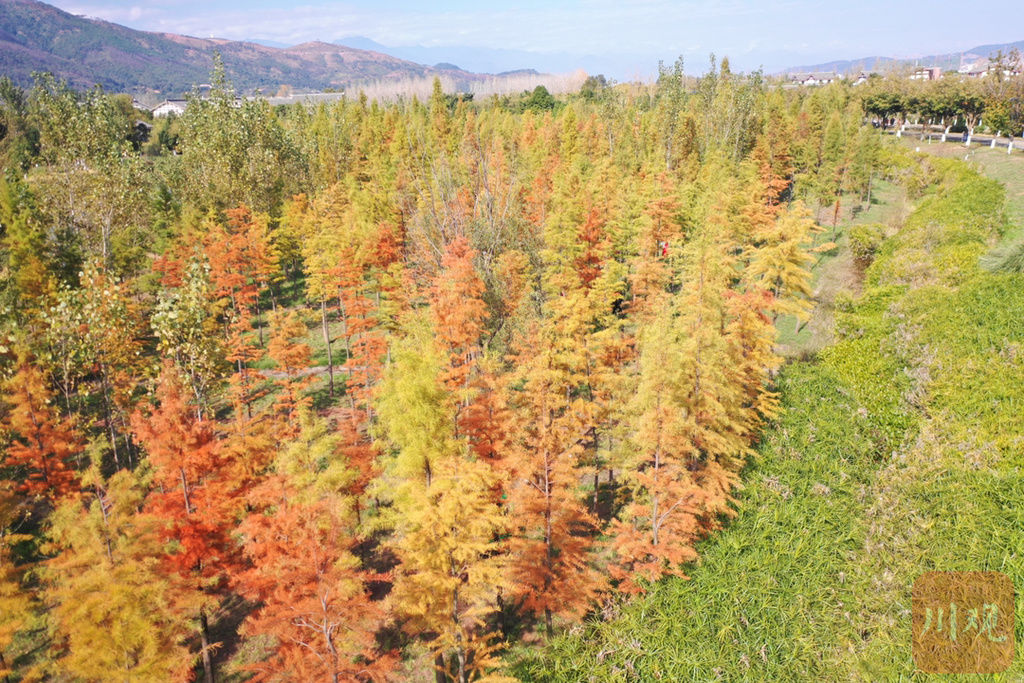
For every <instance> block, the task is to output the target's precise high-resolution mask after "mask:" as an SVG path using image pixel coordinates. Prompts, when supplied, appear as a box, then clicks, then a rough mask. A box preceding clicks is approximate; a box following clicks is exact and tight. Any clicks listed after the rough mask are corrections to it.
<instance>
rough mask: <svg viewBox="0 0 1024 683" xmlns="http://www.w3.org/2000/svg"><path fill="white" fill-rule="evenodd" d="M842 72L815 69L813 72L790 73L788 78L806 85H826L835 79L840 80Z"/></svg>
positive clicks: (792, 81)
mask: <svg viewBox="0 0 1024 683" xmlns="http://www.w3.org/2000/svg"><path fill="white" fill-rule="evenodd" d="M842 78H843V76H842V74H838V73H836V72H835V71H816V72H813V73H806V74H790V75H789V80H790V82H791V83H796V84H798V85H804V86H808V87H814V86H818V85H828V84H829V83H834V82H836V81H839V80H842Z"/></svg>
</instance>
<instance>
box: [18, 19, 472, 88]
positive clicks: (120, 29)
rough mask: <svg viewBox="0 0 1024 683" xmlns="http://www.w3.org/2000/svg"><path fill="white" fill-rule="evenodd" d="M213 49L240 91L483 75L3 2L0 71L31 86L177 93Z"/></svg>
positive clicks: (325, 46) (369, 53)
mask: <svg viewBox="0 0 1024 683" xmlns="http://www.w3.org/2000/svg"><path fill="white" fill-rule="evenodd" d="M215 51H220V53H221V55H222V57H223V60H224V66H225V68H226V69H227V71H228V75H229V77H230V78H231V80H232V82H233V83H234V85H235V87H236V88H237V89H238V90H239V91H240V92H249V91H252V90H254V89H256V88H262V89H263V90H264V91H273V90H276V89H277V88H278V86H280V85H289V86H291V87H293V88H299V89H313V90H321V89H324V88H335V89H342V88H346V87H351V86H353V85H355V84H358V83H366V82H371V81H378V80H401V79H407V78H420V77H424V76H432V75H434V74H444V75H445V76H447V77H449V78H454V79H456V82H470V81H474V80H480V79H482V78H485V77H486V76H484V75H481V74H475V73H470V72H467V71H462V70H459V69H457V68H455V69H452V68H449V67H452V66H453V65H450V64H446V65H443V66H444V67H445V68H434V67H430V66H425V65H423V64H417V63H415V62H411V61H408V60H404V59H400V58H398V57H394V56H391V55H387V54H384V53H382V52H377V51H373V50H365V49H357V48H352V47H347V46H343V45H333V44H329V43H321V42H312V43H303V44H302V45H295V46H292V47H287V48H279V47H272V46H268V45H259V44H257V43H254V42H237V41H229V40H222V39H216V38H214V39H201V38H192V37H189V36H180V35H176V34H172V33H149V32H145V31H136V30H134V29H130V28H127V27H124V26H120V25H118V24H112V23H109V22H106V21H100V20H97V19H87V18H85V17H79V16H75V15H72V14H69V13H67V12H64V11H62V10H60V9H57V8H56V7H52V6H51V5H47V4H44V3H41V2H37V1H36V0H0V74H4V75H7V76H9V77H11V79H12V80H14V81H16V82H18V83H20V84H22V85H29V84H30V83H31V82H32V77H31V74H32V72H33V71H50V72H52V73H54V74H56V75H57V76H59V77H61V78H64V79H67V81H68V82H69V83H70V84H72V85H73V86H75V87H80V88H83V87H91V86H92V85H94V84H97V83H98V84H100V85H102V86H103V87H104V88H105V89H107V90H110V91H121V92H135V93H143V92H159V93H163V94H167V95H180V94H181V93H183V92H186V91H188V90H191V88H192V87H193V85H195V84H199V83H204V82H206V81H208V80H209V74H210V70H211V67H212V64H213V55H214V52H215Z"/></svg>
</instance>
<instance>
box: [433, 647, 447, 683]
mask: <svg viewBox="0 0 1024 683" xmlns="http://www.w3.org/2000/svg"><path fill="white" fill-rule="evenodd" d="M434 681H435V683H448V669H446V668H445V666H444V653H443V652H438V653H437V654H436V655H434Z"/></svg>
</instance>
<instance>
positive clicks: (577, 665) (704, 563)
mask: <svg viewBox="0 0 1024 683" xmlns="http://www.w3.org/2000/svg"><path fill="white" fill-rule="evenodd" d="M921 163H928V164H930V165H932V166H933V169H932V172H933V175H934V177H935V178H937V182H936V183H935V185H934V186H933V187H932V188H931V189H930V191H929V192H927V193H926V194H925V196H924V197H922V198H920V199H919V200H918V202H917V206H916V207H915V209H914V211H913V212H912V213H911V214H910V215H909V216H908V217H907V218H906V220H905V221H901V224H900V225H899V226H898V230H896V231H895V232H894V233H893V234H891V235H890V236H889V237H888V238H887V239H886V240H885V241H884V242H883V243H882V245H881V248H880V249H879V251H878V255H877V257H876V258H875V260H874V263H872V264H871V265H870V267H868V268H867V269H866V272H865V273H864V275H863V278H864V279H863V288H862V290H861V291H860V292H859V294H858V295H857V296H856V297H850V296H845V297H838V298H837V299H835V300H834V302H833V309H834V310H833V312H832V315H833V318H834V319H833V322H834V326H835V339H834V341H833V342H832V343H831V344H829V345H828V346H825V347H824V348H822V349H821V352H820V353H819V354H818V355H817V358H816V360H814V361H797V362H791V363H790V364H788V365H787V366H786V367H785V368H784V370H783V372H782V374H781V377H780V381H779V389H780V392H781V399H782V405H783V407H784V411H783V412H782V414H781V416H780V418H779V419H778V420H777V422H776V423H775V424H774V425H772V426H771V428H770V429H769V430H768V431H767V433H766V434H765V436H764V438H763V440H762V443H761V444H760V446H759V448H758V455H757V457H756V458H755V459H754V460H753V461H752V462H751V463H750V464H749V466H748V467H747V469H746V470H745V471H744V477H743V479H744V482H745V489H744V490H743V491H742V492H741V494H740V512H739V516H738V517H737V518H736V519H735V520H734V521H733V522H731V523H730V524H729V525H728V526H727V528H726V529H725V530H724V531H723V532H721V533H720V534H717V535H716V536H714V537H713V538H711V539H709V540H707V541H706V542H705V543H703V544H702V546H701V548H700V550H701V559H700V560H699V561H698V562H697V563H696V566H694V567H693V568H692V569H691V571H690V572H689V574H690V580H688V581H684V580H668V581H664V582H662V583H661V584H659V585H657V586H656V587H655V588H654V589H653V590H652V591H651V592H650V593H649V594H648V595H646V596H645V597H643V598H641V599H637V600H635V601H632V602H628V603H614V604H611V605H609V606H607V607H606V608H605V609H604V610H603V611H602V612H601V613H600V614H599V615H597V616H595V617H594V618H592V619H591V620H590V621H588V622H587V623H586V624H584V625H582V626H580V627H577V628H576V629H574V630H572V631H570V632H568V633H565V634H562V635H561V636H558V637H556V638H555V639H554V640H553V641H552V642H551V643H550V644H549V645H548V647H546V648H545V649H541V650H535V651H526V650H522V651H516V652H513V653H511V655H510V658H511V659H512V661H513V668H512V673H513V674H515V675H516V676H517V677H519V678H521V679H522V680H530V681H602V682H603V681H624V682H625V681H681V680H695V681H713V680H725V681H748V680H750V681H798V680H814V681H847V680H856V681H910V680H940V681H947V680H949V681H952V680H965V681H966V680H993V681H1018V680H1024V659H1022V658H1020V657H1018V658H1017V660H1016V661H1015V663H1014V664H1013V665H1012V666H1011V668H1010V669H1009V670H1008V671H1006V672H1004V673H1001V674H993V675H984V676H980V675H967V676H952V675H950V676H926V675H924V674H921V673H919V672H917V671H916V670H915V666H914V661H913V658H912V653H911V646H910V589H911V586H912V585H913V582H914V580H915V579H916V578H917V577H918V576H919V575H920V574H921V573H923V572H925V571H930V570H936V569H938V570H954V569H956V570H996V571H1002V572H1004V573H1006V574H1007V575H1009V576H1010V577H1011V578H1012V579H1013V580H1014V582H1015V583H1016V585H1017V587H1018V598H1017V600H1018V613H1022V612H1021V606H1022V603H1021V597H1020V595H1021V594H1020V587H1021V586H1024V505H1022V504H1021V501H1022V500H1024V472H1022V467H1024V457H1022V454H1021V453H1022V446H1024V410H1022V408H1024V324H1022V323H1024V276H1022V275H1018V274H991V273H987V272H985V271H982V270H981V269H980V268H979V267H978V265H977V263H978V257H979V256H980V255H981V254H982V253H984V252H985V251H987V250H988V249H989V248H990V246H991V245H992V244H993V243H994V242H995V241H996V240H998V239H999V237H1000V236H1002V235H1006V234H1007V233H1008V232H1010V230H1011V228H1010V226H1009V225H1008V224H1007V222H1006V218H1005V214H1004V195H1005V191H1004V188H1003V187H1002V186H1001V184H1000V183H998V182H996V181H993V180H990V179H986V178H984V177H982V176H981V175H979V174H978V173H977V172H976V171H974V170H972V169H971V168H969V167H968V166H967V165H966V164H963V163H960V162H954V161H947V160H934V161H931V162H928V161H922V162H921ZM1022 175H1024V174H1022ZM843 251H844V244H843V243H842V242H841V243H840V249H839V251H838V253H837V254H836V255H835V256H834V257H833V259H834V260H833V261H832V263H841V259H842V258H843ZM833 267H838V266H833ZM828 268H829V263H828V262H825V263H824V264H822V266H821V270H820V271H819V273H818V281H819V283H820V282H822V280H823V278H825V277H826V275H827V274H828V273H829V270H828ZM798 341H799V340H798ZM1022 636H1024V625H1022V623H1021V620H1019V619H1018V620H1017V627H1016V639H1017V643H1018V644H1019V643H1022V642H1024V638H1022Z"/></svg>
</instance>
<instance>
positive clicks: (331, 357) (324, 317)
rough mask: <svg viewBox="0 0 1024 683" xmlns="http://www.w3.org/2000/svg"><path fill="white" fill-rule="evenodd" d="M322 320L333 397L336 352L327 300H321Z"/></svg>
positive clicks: (329, 383)
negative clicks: (332, 346)
mask: <svg viewBox="0 0 1024 683" xmlns="http://www.w3.org/2000/svg"><path fill="white" fill-rule="evenodd" d="M320 322H321V323H322V324H323V328H324V344H326V345H327V377H328V385H329V387H330V394H331V398H334V354H333V352H332V351H331V331H330V327H329V326H328V325H327V301H325V300H324V299H321V300H320Z"/></svg>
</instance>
